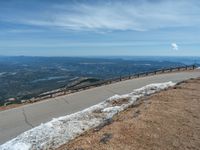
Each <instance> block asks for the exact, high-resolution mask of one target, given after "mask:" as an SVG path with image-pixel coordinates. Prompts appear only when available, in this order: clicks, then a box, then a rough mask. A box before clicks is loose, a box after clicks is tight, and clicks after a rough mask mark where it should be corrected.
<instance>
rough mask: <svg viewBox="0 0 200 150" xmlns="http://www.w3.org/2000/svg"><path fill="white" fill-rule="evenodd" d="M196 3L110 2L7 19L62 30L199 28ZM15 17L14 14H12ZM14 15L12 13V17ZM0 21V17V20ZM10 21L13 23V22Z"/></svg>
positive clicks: (64, 6)
mask: <svg viewBox="0 0 200 150" xmlns="http://www.w3.org/2000/svg"><path fill="white" fill-rule="evenodd" d="M197 3H198V1H195V0H191V1H187V0H181V1H172V0H165V1H157V2H152V1H146V0H143V1H140V2H133V1H126V2H123V1H121V2H120V1H110V2H109V3H108V2H105V1H103V2H102V3H96V4H90V3H85V4H83V3H73V4H62V5H53V6H50V7H48V8H46V9H40V11H34V12H30V14H28V13H27V11H26V13H23V15H20V16H11V17H10V18H7V19H8V20H11V21H16V22H20V23H24V24H30V25H38V26H47V27H58V28H62V29H66V30H107V31H110V30H136V31H145V30H151V29H158V28H166V27H179V26H194V25H196V26H197V25H200V21H198V20H199V19H198V18H199V17H200V11H199V7H198V5H197ZM16 14H17V13H16ZM13 15H15V13H13ZM0 18H1V16H0ZM13 18H14V19H15V20H13Z"/></svg>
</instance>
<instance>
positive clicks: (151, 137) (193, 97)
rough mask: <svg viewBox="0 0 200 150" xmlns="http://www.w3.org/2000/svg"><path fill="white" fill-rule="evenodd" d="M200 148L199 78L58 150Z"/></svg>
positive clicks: (149, 99) (140, 103)
mask: <svg viewBox="0 0 200 150" xmlns="http://www.w3.org/2000/svg"><path fill="white" fill-rule="evenodd" d="M121 149H123V150H140V149H160V150H167V149H168V150H172V149H180V150H183V149H192V150H195V149H200V78H199V79H191V80H188V81H184V82H182V83H180V84H178V85H176V86H175V87H173V88H170V89H168V90H165V91H162V92H160V93H156V94H153V95H151V96H148V97H145V98H143V99H141V100H140V101H138V102H137V104H135V105H134V106H132V107H130V108H128V109H127V110H126V111H123V112H121V113H119V114H118V115H117V116H115V117H114V118H113V120H111V121H109V122H108V123H107V125H106V126H104V127H101V128H96V129H92V130H90V131H88V132H86V133H85V134H84V135H81V136H79V137H78V138H76V139H74V140H72V141H70V142H69V143H67V144H65V145H62V146H61V147H60V148H58V149H57V150H121Z"/></svg>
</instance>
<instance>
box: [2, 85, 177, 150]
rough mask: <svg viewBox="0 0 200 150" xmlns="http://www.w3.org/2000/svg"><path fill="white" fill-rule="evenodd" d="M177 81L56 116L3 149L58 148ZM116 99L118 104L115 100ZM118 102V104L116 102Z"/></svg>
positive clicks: (118, 96) (137, 90)
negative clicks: (69, 113) (140, 99)
mask: <svg viewBox="0 0 200 150" xmlns="http://www.w3.org/2000/svg"><path fill="white" fill-rule="evenodd" d="M174 85H175V83H173V82H165V83H157V84H150V85H147V86H144V87H142V88H140V89H136V90H134V91H133V92H132V93H129V94H125V95H114V96H113V97H110V98H109V99H107V100H105V101H103V102H101V103H99V104H97V105H94V106H92V107H89V108H87V109H84V110H82V111H79V112H77V113H74V114H71V115H67V116H63V117H59V118H56V119H52V121H50V122H47V123H45V124H41V125H39V126H37V127H35V128H33V129H31V130H28V131H26V132H24V133H22V134H20V135H19V136H17V137H16V138H14V139H12V140H10V141H8V142H6V143H5V144H3V145H1V146H0V150H31V149H34V150H41V149H43V150H45V149H46V150H47V149H55V148H57V147H59V146H60V145H62V144H64V143H66V142H68V141H69V140H72V139H74V138H75V137H77V136H78V135H80V134H82V133H84V132H85V131H87V130H89V129H92V128H95V127H97V126H99V125H101V124H102V123H104V122H105V121H106V120H108V119H111V118H112V117H113V116H114V115H116V114H117V113H118V112H120V111H123V110H124V109H126V108H127V107H129V106H130V105H132V104H133V103H134V102H135V101H136V100H138V99H139V98H140V97H142V96H146V95H149V94H153V93H155V92H158V91H160V90H163V89H166V88H168V87H171V86H174ZM114 102H115V105H113V103H114ZM116 104H117V105H116Z"/></svg>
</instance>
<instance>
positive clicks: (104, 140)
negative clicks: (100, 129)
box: [100, 133, 112, 144]
mask: <svg viewBox="0 0 200 150" xmlns="http://www.w3.org/2000/svg"><path fill="white" fill-rule="evenodd" d="M111 138H112V134H111V133H104V134H103V137H102V138H101V139H100V143H103V144H106V143H107V142H108V141H110V139H111Z"/></svg>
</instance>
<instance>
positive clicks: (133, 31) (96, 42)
mask: <svg viewBox="0 0 200 150" xmlns="http://www.w3.org/2000/svg"><path fill="white" fill-rule="evenodd" d="M199 8H200V1H199V0H0V31H1V32H0V55H28V56H113V55H114V56H121V55H123V56H138V55H140V56H141V55H142V56H152V55H153V56H155V55H156V56H200V19H199V18H200V9H199Z"/></svg>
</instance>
